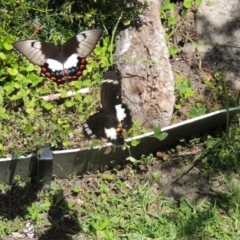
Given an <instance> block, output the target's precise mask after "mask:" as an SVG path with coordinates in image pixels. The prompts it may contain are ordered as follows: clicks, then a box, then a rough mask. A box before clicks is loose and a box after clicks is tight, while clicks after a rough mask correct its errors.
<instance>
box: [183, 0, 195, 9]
mask: <svg viewBox="0 0 240 240" xmlns="http://www.w3.org/2000/svg"><path fill="white" fill-rule="evenodd" d="M192 2H193V0H184V1H183V6H184V7H185V8H191V7H192Z"/></svg>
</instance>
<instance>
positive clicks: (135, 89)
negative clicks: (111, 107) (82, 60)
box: [114, 0, 175, 129]
mask: <svg viewBox="0 0 240 240" xmlns="http://www.w3.org/2000/svg"><path fill="white" fill-rule="evenodd" d="M139 1H141V2H143V1H144V0H139ZM147 3H148V5H149V6H148V9H147V11H146V12H145V13H144V15H142V16H140V18H141V20H142V23H143V24H142V25H141V27H140V28H138V29H136V28H133V27H130V28H128V29H125V30H123V31H122V32H120V34H119V35H118V36H117V38H116V51H115V53H114V60H115V62H117V63H116V65H117V67H118V69H119V71H120V72H121V74H122V89H123V102H125V103H127V104H128V106H129V108H130V109H131V112H132V116H133V120H136V119H139V120H141V122H142V124H143V126H144V127H146V128H148V129H151V128H152V127H153V126H155V125H160V126H162V127H164V126H167V125H169V124H170V121H171V117H172V113H173V108H174V102H175V96H174V76H173V73H172V68H171V65H170V63H169V54H168V48H167V45H166V42H165V38H164V31H163V27H162V24H161V21H160V1H159V0H147Z"/></svg>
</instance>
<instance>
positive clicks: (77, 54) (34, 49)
mask: <svg viewBox="0 0 240 240" xmlns="http://www.w3.org/2000/svg"><path fill="white" fill-rule="evenodd" d="M102 34H103V30H102V29H90V30H86V31H84V32H80V33H78V34H77V35H76V36H74V37H72V38H70V39H69V40H67V41H66V42H65V43H64V44H63V45H62V44H61V43H60V42H59V43H58V45H53V44H51V43H46V42H43V41H38V40H22V41H18V42H14V43H13V47H14V48H15V49H16V50H17V51H18V52H19V53H21V54H22V55H24V56H25V57H26V58H27V59H28V60H29V61H30V62H31V63H33V64H35V65H38V66H40V67H41V73H42V75H44V76H45V77H47V78H49V79H51V80H53V81H54V82H56V83H64V82H68V81H72V80H77V79H78V78H79V77H80V76H81V75H82V72H83V70H84V69H85V68H86V65H87V60H86V57H87V56H88V55H89V54H90V53H91V52H92V51H93V49H94V48H95V46H96V44H97V43H98V41H99V39H100V38H101V36H102Z"/></svg>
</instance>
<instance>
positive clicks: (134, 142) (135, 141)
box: [131, 139, 140, 147]
mask: <svg viewBox="0 0 240 240" xmlns="http://www.w3.org/2000/svg"><path fill="white" fill-rule="evenodd" d="M139 143H140V141H139V140H136V139H134V140H132V141H131V146H133V147H135V146H137V145H138V144H139Z"/></svg>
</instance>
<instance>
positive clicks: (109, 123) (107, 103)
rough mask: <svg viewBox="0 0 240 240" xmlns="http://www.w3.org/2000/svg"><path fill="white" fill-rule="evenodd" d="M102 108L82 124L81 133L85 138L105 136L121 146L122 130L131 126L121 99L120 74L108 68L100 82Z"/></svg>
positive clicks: (125, 106) (128, 112)
mask: <svg viewBox="0 0 240 240" xmlns="http://www.w3.org/2000/svg"><path fill="white" fill-rule="evenodd" d="M101 103H102V108H100V109H98V112H97V113H95V114H94V115H92V116H90V117H89V118H88V119H87V121H86V122H85V123H84V124H83V134H84V136H85V137H87V138H91V139H92V138H106V139H107V140H108V141H110V142H112V143H113V144H115V145H118V146H122V145H123V144H124V138H123V135H122V132H123V130H124V129H126V130H129V129H130V128H131V127H132V124H133V123H132V118H131V114H130V110H129V109H128V107H127V105H126V104H123V103H122V100H121V75H120V74H119V72H116V71H114V70H109V71H108V72H106V73H105V75H104V77H103V80H102V83H101Z"/></svg>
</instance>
